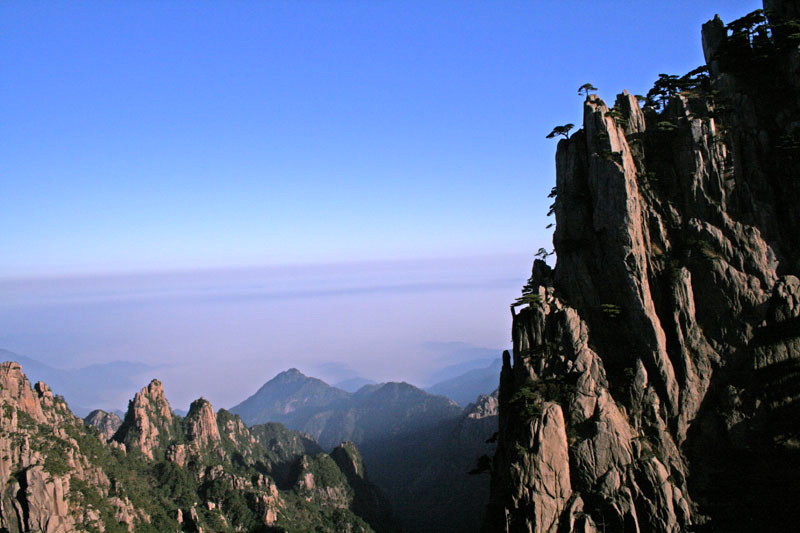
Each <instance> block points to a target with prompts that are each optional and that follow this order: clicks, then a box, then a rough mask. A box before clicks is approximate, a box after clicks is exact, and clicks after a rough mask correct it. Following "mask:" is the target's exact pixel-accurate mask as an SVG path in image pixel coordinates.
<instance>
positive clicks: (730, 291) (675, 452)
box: [484, 0, 800, 533]
mask: <svg viewBox="0 0 800 533" xmlns="http://www.w3.org/2000/svg"><path fill="white" fill-rule="evenodd" d="M798 15H799V14H798V13H797V9H796V6H795V4H794V3H793V2H789V1H780V0H773V1H768V2H766V13H764V12H755V13H751V14H750V15H747V16H746V17H743V18H742V19H739V20H737V21H734V22H733V23H731V24H729V25H727V26H726V25H725V24H724V23H723V22H722V21H721V20H720V19H719V18H715V19H714V20H712V21H710V22H708V23H707V24H705V25H704V27H703V34H702V35H703V47H704V52H705V56H706V60H707V68H705V69H698V70H697V71H694V72H692V73H690V74H689V75H687V76H684V77H681V78H678V77H677V76H662V77H661V78H660V80H659V82H657V84H656V87H655V88H654V90H653V91H651V93H650V94H649V95H648V97H647V98H646V99H645V98H642V97H638V98H637V97H635V96H633V95H630V94H628V93H623V94H621V95H619V96H618V97H617V99H616V102H615V103H614V105H613V106H611V107H609V106H608V105H607V104H606V103H604V102H603V101H602V100H601V99H600V98H598V97H597V96H595V95H589V96H588V97H587V99H586V102H585V104H584V116H583V127H582V129H580V130H579V131H578V132H576V133H575V134H573V135H572V136H571V137H570V138H568V139H564V140H562V141H560V142H559V145H558V151H557V156H556V165H557V181H556V188H555V189H554V193H555V195H556V201H555V204H554V212H555V216H556V230H555V234H554V239H553V241H554V246H555V252H556V254H557V258H558V260H557V264H556V266H555V268H553V269H551V268H550V267H549V266H547V265H546V264H545V263H544V262H542V261H538V260H537V261H536V262H535V263H534V266H533V272H532V276H531V278H530V280H529V282H528V285H527V286H526V288H525V290H524V297H523V298H522V299H521V300H520V301H519V302H518V303H517V304H516V305H515V306H512V314H513V326H512V327H513V340H514V345H513V356H512V354H508V353H506V354H505V355H504V364H503V368H502V372H501V384H500V394H499V425H500V427H499V435H498V448H497V452H496V454H495V457H494V462H493V468H492V495H491V502H490V505H489V508H488V511H487V517H486V521H485V524H484V530H485V531H487V532H488V531H526V532H528V531H534V532H553V533H555V532H572V531H580V532H595V531H626V532H627V531H633V532H639V531H653V532H679V531H687V530H689V531H756V530H761V531H789V530H793V529H794V528H796V524H797V523H798V520H799V519H800V508H798V507H797V506H796V505H795V503H794V502H795V500H796V496H797V494H800V476H797V473H798V472H799V471H800V470H798V467H800V422H798V421H800V416H799V415H800V404H798V402H797V399H798V398H799V397H800V280H799V279H798V276H799V275H800V229H798V228H800V209H798V208H797V206H798V205H799V202H800V176H798V173H799V172H798V169H800V166H798V163H800V52H799V51H798V42H799V41H800V32H799V31H798V28H800V21H798V20H797V19H796V18H794V17H797V16H798ZM517 307H519V310H518V311H517Z"/></svg>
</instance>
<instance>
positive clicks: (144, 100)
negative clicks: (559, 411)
mask: <svg viewBox="0 0 800 533" xmlns="http://www.w3.org/2000/svg"><path fill="white" fill-rule="evenodd" d="M758 7H760V3H759V2H758V1H756V0H706V1H698V0H692V1H689V0H678V1H669V2H664V1H642V0H638V1H613V2H612V1H602V0H594V1H591V2H590V1H575V0H573V1H569V0H565V1H547V2H545V1H527V2H521V1H499V0H498V1H491V2H477V1H457V2H456V1H446V0H437V1H433V2H430V1H409V0H403V1H389V0H384V1H366V0H364V1H361V2H352V1H334V0H330V1H327V0H326V1H321V0H320V1H313V2H312V1H295V2H282V1H269V2H256V1H252V2H243V1H225V2H205V1H192V2H178V1H169V2H154V1H137V2H122V1H120V2H105V1H103V2H92V1H80V2H77V1H70V2H56V1H51V2H25V1H5V2H2V3H0V72H2V74H0V117H2V119H0V153H2V156H1V157H0V227H2V231H0V250H2V260H1V261H0V348H5V349H8V350H11V351H15V352H17V353H20V354H22V355H27V356H30V357H33V358H35V359H38V360H40V361H42V362H44V363H47V364H50V365H53V366H59V367H64V368H80V367H83V366H85V365H87V364H92V363H104V362H109V361H115V360H129V361H137V362H141V363H145V364H148V365H151V366H152V367H154V369H153V372H152V375H143V376H141V381H140V382H139V383H138V384H137V385H136V386H135V387H133V386H132V388H130V389H128V390H118V391H114V397H108V398H106V399H105V400H104V402H105V403H103V405H100V406H101V407H106V408H109V407H123V406H124V400H125V399H126V398H129V397H130V396H131V395H132V394H133V392H134V389H135V388H138V387H141V386H143V385H145V384H146V383H147V380H149V379H150V378H152V377H159V378H160V379H162V380H163V381H164V383H165V386H166V388H167V392H168V394H170V397H171V398H172V399H173V400H174V403H175V404H176V405H177V406H179V407H180V406H183V407H185V406H186V405H188V402H189V401H191V400H192V399H194V398H196V397H198V396H200V395H201V394H202V395H205V396H206V397H208V398H209V399H211V400H212V401H213V402H215V405H218V406H230V405H232V404H234V403H237V402H238V401H241V400H242V399H244V398H245V397H246V396H247V395H249V394H251V393H252V392H254V391H255V390H256V389H257V388H258V386H259V385H260V384H262V383H263V382H264V381H266V380H267V379H269V378H270V377H272V375H274V374H275V373H276V372H279V371H281V370H284V369H286V368H288V367H290V366H297V367H300V369H301V370H304V371H306V372H308V373H312V374H316V375H320V376H321V377H325V378H328V379H331V380H332V381H333V380H335V379H336V376H334V375H332V373H331V372H330V370H331V369H333V368H339V367H342V365H343V366H344V367H349V368H350V369H352V371H353V373H354V374H360V375H362V376H365V377H368V378H372V379H375V380H389V379H394V380H399V379H405V380H408V381H411V382H414V383H420V384H422V383H424V382H425V379H426V376H430V374H431V372H433V371H435V370H436V369H437V368H441V367H442V366H444V365H448V364H453V363H454V362H457V361H458V358H459V357H462V358H466V357H470V356H471V355H470V354H475V353H499V350H500V349H502V348H504V347H506V346H507V345H508V343H509V337H510V320H509V313H508V304H509V302H510V301H512V300H513V298H514V297H515V296H516V295H518V294H519V288H520V285H521V284H522V283H523V282H524V280H525V279H526V278H527V277H528V275H529V272H530V270H529V269H530V263H531V259H532V258H533V254H534V252H535V251H536V250H537V249H538V248H539V247H547V248H549V247H550V246H551V245H550V240H551V235H550V232H549V231H547V230H545V226H546V225H547V224H548V223H549V222H551V221H552V220H551V219H548V218H547V217H546V216H545V214H546V212H547V210H548V205H549V203H550V200H548V199H547V194H548V192H549V191H550V188H551V187H552V186H553V184H554V180H555V178H554V174H555V172H554V152H555V147H556V142H555V141H552V140H548V139H545V138H544V137H545V135H546V134H547V133H548V132H549V131H550V130H551V129H552V127H553V126H555V125H559V124H564V123H567V122H573V123H576V124H578V123H579V122H580V118H581V116H582V105H581V104H582V102H581V101H582V99H581V97H579V96H578V95H577V88H578V87H579V86H580V85H582V84H583V83H586V82H590V83H593V84H594V85H596V86H597V87H599V89H600V91H599V93H600V95H601V96H602V97H603V98H605V99H606V100H607V101H611V100H613V99H614V97H615V95H616V94H617V93H619V92H621V91H622V90H623V89H627V90H629V91H630V92H632V93H640V94H641V93H646V92H647V90H648V89H649V87H650V86H651V85H652V83H653V81H654V80H655V79H656V78H657V76H658V74H659V73H662V72H666V73H674V74H680V73H684V72H687V71H689V70H691V69H693V68H694V67H696V66H698V65H699V64H701V63H702V62H703V57H702V50H701V44H700V26H701V24H702V23H703V22H705V21H706V20H708V19H710V18H712V17H713V15H714V14H715V13H719V14H720V15H721V16H722V17H723V19H724V20H726V21H730V20H732V19H734V18H736V17H739V16H741V15H744V14H745V13H747V12H750V11H752V10H754V9H757V8H758ZM293 265H302V266H293ZM454 347H456V348H458V349H454ZM337 365H339V367H337ZM345 370H347V368H345ZM325 372H328V373H329V375H327V376H326V375H324V374H325ZM148 374H149V373H148ZM137 379H139V377H138V376H137ZM134 381H135V380H134ZM56 392H58V391H56ZM68 399H69V398H68ZM87 407H94V406H87Z"/></svg>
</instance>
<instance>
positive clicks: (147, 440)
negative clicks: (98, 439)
mask: <svg viewBox="0 0 800 533" xmlns="http://www.w3.org/2000/svg"><path fill="white" fill-rule="evenodd" d="M175 422H176V420H175V419H174V418H173V415H172V409H170V406H169V402H168V401H167V398H166V396H165V395H164V387H163V385H162V384H161V382H160V381H159V380H157V379H154V380H152V381H151V382H150V384H149V385H148V386H147V387H145V388H143V389H142V390H141V391H139V392H137V393H136V395H135V396H134V397H133V400H131V401H130V403H129V405H128V411H127V413H125V420H124V421H123V422H122V425H121V426H120V428H119V430H117V432H116V434H115V435H114V437H113V438H114V440H116V441H118V442H121V443H122V444H125V446H126V447H127V449H128V450H137V451H139V452H141V453H142V454H143V455H144V456H145V457H147V458H148V459H150V460H153V459H155V458H156V456H157V455H159V454H163V450H164V448H165V446H166V444H167V443H168V442H169V441H170V440H171V439H173V438H175V437H176V436H177V435H178V431H179V430H178V429H177V428H176V424H175Z"/></svg>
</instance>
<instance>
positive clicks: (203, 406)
mask: <svg viewBox="0 0 800 533" xmlns="http://www.w3.org/2000/svg"><path fill="white" fill-rule="evenodd" d="M184 422H185V424H186V438H187V440H189V441H190V442H193V443H195V444H196V445H197V446H212V445H215V444H217V443H219V441H220V435H219V428H218V427H217V415H216V414H215V413H214V407H212V405H211V402H209V401H208V400H206V399H205V398H199V399H197V400H195V401H193V402H192V405H191V406H190V407H189V413H188V414H187V415H186V419H185V421H184Z"/></svg>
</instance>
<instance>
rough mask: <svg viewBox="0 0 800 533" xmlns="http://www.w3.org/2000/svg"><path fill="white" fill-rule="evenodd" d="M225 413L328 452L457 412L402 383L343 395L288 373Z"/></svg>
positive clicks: (444, 400)
mask: <svg viewBox="0 0 800 533" xmlns="http://www.w3.org/2000/svg"><path fill="white" fill-rule="evenodd" d="M230 411H231V412H232V413H235V414H238V415H239V416H241V417H242V420H244V422H245V423H246V424H248V425H254V424H263V423H266V422H281V423H283V424H286V425H287V426H288V427H290V428H292V429H296V430H299V431H303V432H306V433H308V434H309V435H311V436H312V437H314V438H315V439H316V440H317V441H318V442H319V443H320V445H322V446H323V447H324V448H329V447H331V446H335V445H336V444H337V443H339V442H343V441H345V440H351V441H353V442H355V443H356V444H359V443H362V442H365V441H367V440H377V439H385V438H388V437H391V436H394V435H398V434H401V433H403V432H405V431H411V430H414V431H416V430H418V429H420V427H425V426H429V425H432V424H435V423H437V422H439V421H441V420H445V419H448V418H453V417H456V416H458V415H459V414H460V412H461V409H460V408H459V407H458V405H456V403H455V402H453V401H452V400H450V399H448V398H445V397H443V396H435V395H432V394H429V393H427V392H425V391H423V390H422V389H419V388H417V387H415V386H413V385H410V384H408V383H396V382H390V383H382V384H375V385H365V386H364V387H361V388H360V389H359V390H358V391H356V392H355V393H349V392H347V391H344V390H342V389H338V388H336V387H332V386H330V385H328V384H327V383H325V382H324V381H322V380H320V379H317V378H313V377H308V376H306V375H304V374H303V373H302V372H300V371H299V370H297V369H296V368H292V369H289V370H287V371H285V372H281V373H280V374H278V375H277V376H275V377H274V378H272V379H271V380H269V381H268V382H267V383H265V384H264V385H263V386H262V387H261V388H260V389H259V390H258V391H257V392H256V393H255V394H253V395H252V396H251V397H249V398H247V399H246V400H244V401H243V402H241V403H240V404H238V405H236V406H234V407H232V408H231V410H230Z"/></svg>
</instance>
